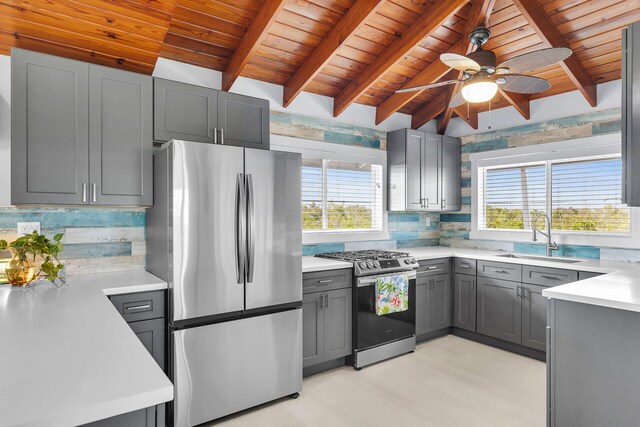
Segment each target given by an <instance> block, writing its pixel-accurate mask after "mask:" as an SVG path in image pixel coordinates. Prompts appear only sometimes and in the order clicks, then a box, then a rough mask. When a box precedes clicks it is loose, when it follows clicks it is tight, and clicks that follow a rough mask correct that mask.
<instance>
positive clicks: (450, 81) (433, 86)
mask: <svg viewBox="0 0 640 427" xmlns="http://www.w3.org/2000/svg"><path fill="white" fill-rule="evenodd" d="M461 81H462V80H445V81H443V82H436V83H431V84H428V85H420V86H414V87H408V88H403V89H398V90H397V91H396V93H403V92H413V91H414V90H425V89H433V88H435V87H440V86H447V85H452V84H454V83H458V82H461Z"/></svg>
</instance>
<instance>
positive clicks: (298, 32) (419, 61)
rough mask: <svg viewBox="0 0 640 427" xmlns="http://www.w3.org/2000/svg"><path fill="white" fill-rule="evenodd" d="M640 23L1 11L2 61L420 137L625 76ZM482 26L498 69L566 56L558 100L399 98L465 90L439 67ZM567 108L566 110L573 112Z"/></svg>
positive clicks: (470, 7)
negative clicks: (248, 82)
mask: <svg viewBox="0 0 640 427" xmlns="http://www.w3.org/2000/svg"><path fill="white" fill-rule="evenodd" d="M638 20H640V0H622V1H621V0H597V1H595V0H472V1H468V0H447V1H437V0H90V1H88V0H85V1H83V0H0V54H6V55H8V54H9V52H10V48H11V46H18V47H23V48H25V49H30V50H36V51H41V52H47V53H52V54H55V55H60V56H65V57H70V58H75V59H80V60H84V61H89V62H93V63H99V64H104V65H109V66H114V67H118V68H123V69H128V70H132V71H137V72H143V73H149V74H150V73H151V72H152V71H153V68H154V65H155V63H156V60H157V58H158V57H164V58H169V59H173V60H177V61H181V62H186V63H190V64H195V65H199V66H202V67H207V68H211V69H214V70H220V71H222V72H223V88H224V89H229V88H230V87H232V85H233V82H234V81H235V79H236V78H237V77H238V76H245V77H249V78H252V79H257V80H263V81H267V82H271V83H276V84H280V85H284V86H285V95H284V100H283V102H284V104H285V105H288V104H289V103H290V102H292V101H293V100H294V99H295V98H296V96H298V95H299V93H300V92H301V91H308V92H312V93H317V94H321V95H326V96H330V97H333V98H334V99H335V102H334V110H335V111H334V113H335V115H339V114H340V113H341V112H342V111H344V110H345V109H346V108H347V107H348V106H349V105H351V104H352V103H354V102H357V103H360V104H365V105H372V106H376V107H377V120H376V121H377V122H378V123H379V122H382V121H384V120H385V119H386V118H388V117H389V116H390V115H391V114H393V113H394V112H396V111H399V112H402V113H407V114H411V115H412V116H413V120H412V126H413V127H419V126H421V125H422V124H424V123H426V122H427V121H429V120H431V119H433V118H438V120H439V129H440V131H444V129H446V126H447V124H448V122H449V120H450V118H451V117H454V116H460V117H462V118H463V119H464V120H466V121H467V122H468V123H469V124H470V125H471V126H476V127H477V113H478V111H481V110H486V109H488V108H489V107H490V108H491V109H495V108H501V107H505V106H508V105H512V106H514V107H515V108H516V109H517V111H518V112H519V113H520V114H522V115H523V116H524V117H526V118H528V116H529V101H530V99H536V98H540V97H545V96H550V95H555V94H558V93H563V92H568V91H573V90H576V89H578V90H580V92H581V93H582V94H583V96H584V97H585V99H586V100H587V101H588V102H589V103H590V104H592V105H595V103H596V102H597V100H596V94H595V84H597V83H602V82H606V81H610V80H615V79H619V78H620V69H621V29H622V28H624V27H625V26H626V25H628V24H630V23H632V22H635V21H638ZM482 23H486V24H488V26H489V27H490V29H491V33H492V37H491V39H490V40H489V42H488V43H487V44H486V45H485V46H484V47H485V49H492V50H494V51H495V53H496V54H497V56H498V62H501V61H503V60H506V59H508V58H512V57H514V56H517V55H521V54H523V53H526V52H531V51H533V50H536V49H540V48H543V47H549V46H554V47H560V46H568V47H570V48H571V49H572V50H573V52H574V55H572V56H570V57H569V58H568V59H567V60H565V61H564V62H563V63H561V64H559V65H555V66H551V67H548V68H545V69H543V70H539V71H538V72H535V73H531V74H533V75H536V76H538V77H542V78H545V79H548V80H549V81H550V82H551V83H552V87H551V89H549V90H548V91H546V92H544V93H542V94H537V95H533V96H525V95H516V94H509V93H504V92H500V94H499V95H498V96H496V98H494V99H493V100H492V101H491V106H489V105H488V103H487V104H480V105H474V106H473V107H472V108H466V106H465V107H460V108H457V109H450V108H448V106H447V105H448V100H449V99H450V97H451V96H452V94H453V92H454V91H455V90H456V88H455V87H448V88H445V89H442V88H439V89H432V90H426V91H416V92H411V93H403V94H396V93H394V92H395V91H396V90H397V89H400V88H402V87H408V86H415V85H418V84H426V83H431V82H435V81H438V80H440V79H447V78H457V76H458V72H457V71H455V70H454V71H452V70H450V69H448V68H447V67H446V66H444V64H442V63H441V62H440V61H439V59H438V57H439V55H440V53H442V52H445V51H453V52H458V53H462V54H465V53H467V52H469V50H470V45H469V42H468V40H467V34H468V33H469V31H470V30H471V29H473V28H474V27H475V26H477V25H478V24H482ZM568 108H570V106H568Z"/></svg>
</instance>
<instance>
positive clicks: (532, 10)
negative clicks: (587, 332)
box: [513, 0, 598, 107]
mask: <svg viewBox="0 0 640 427" xmlns="http://www.w3.org/2000/svg"><path fill="white" fill-rule="evenodd" d="M513 4H515V5H516V7H517V8H518V9H519V10H520V13H522V15H523V16H524V17H525V18H526V19H527V21H529V24H530V25H531V26H532V27H533V28H534V29H535V31H536V33H538V35H539V36H540V38H541V39H542V41H543V42H544V43H546V44H547V45H549V46H551V47H569V43H567V41H566V40H565V39H564V36H563V35H562V34H561V33H560V31H559V30H558V28H557V27H556V25H555V24H554V23H553V22H552V21H551V19H550V18H549V15H547V13H546V12H545V11H544V9H543V8H542V6H541V5H540V2H539V1H538V0H513ZM560 65H561V66H562V68H563V69H564V71H565V72H566V73H567V76H568V77H569V78H570V79H571V81H572V82H573V83H574V84H575V85H576V88H577V89H578V90H579V91H580V93H582V95H583V96H584V97H585V99H586V100H587V102H588V103H589V104H590V105H591V106H592V107H595V106H597V105H598V99H597V93H596V83H595V81H594V80H593V78H592V77H591V75H590V74H589V73H588V72H587V70H586V68H585V67H584V65H582V63H581V62H580V59H578V57H577V56H576V55H575V54H574V55H571V56H570V57H568V58H567V59H565V60H564V61H563V62H561V63H560Z"/></svg>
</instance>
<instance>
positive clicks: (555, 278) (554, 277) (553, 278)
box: [540, 275, 560, 280]
mask: <svg viewBox="0 0 640 427" xmlns="http://www.w3.org/2000/svg"><path fill="white" fill-rule="evenodd" d="M540 277H542V278H543V279H549V280H560V279H559V278H558V277H556V276H544V275H542V276H540Z"/></svg>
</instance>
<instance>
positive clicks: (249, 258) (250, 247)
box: [246, 173, 256, 283]
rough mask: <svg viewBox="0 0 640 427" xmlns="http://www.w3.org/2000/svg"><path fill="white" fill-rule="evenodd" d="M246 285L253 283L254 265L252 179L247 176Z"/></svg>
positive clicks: (254, 239) (254, 236)
mask: <svg viewBox="0 0 640 427" xmlns="http://www.w3.org/2000/svg"><path fill="white" fill-rule="evenodd" d="M246 182H247V244H248V248H247V283H251V282H253V267H254V264H255V252H256V235H255V232H254V229H255V223H256V218H255V211H254V206H253V177H252V175H251V174H250V173H248V174H247V181H246Z"/></svg>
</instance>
